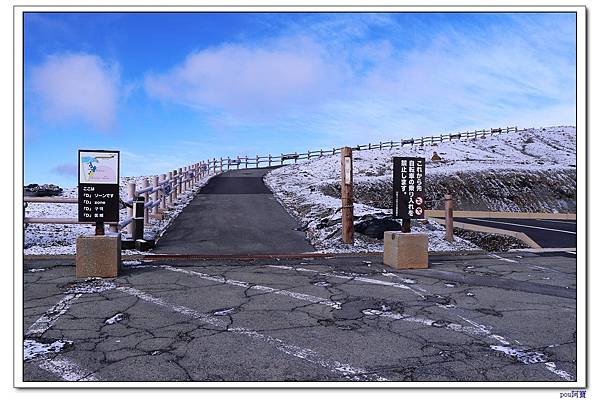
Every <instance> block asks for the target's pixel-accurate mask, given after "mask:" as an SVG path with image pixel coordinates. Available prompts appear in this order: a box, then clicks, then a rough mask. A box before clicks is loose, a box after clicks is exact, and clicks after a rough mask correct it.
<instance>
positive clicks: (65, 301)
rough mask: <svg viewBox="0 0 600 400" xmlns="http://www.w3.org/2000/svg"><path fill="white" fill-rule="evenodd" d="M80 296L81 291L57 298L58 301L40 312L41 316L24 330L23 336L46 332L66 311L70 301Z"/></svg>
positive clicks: (39, 334) (37, 335)
mask: <svg viewBox="0 0 600 400" xmlns="http://www.w3.org/2000/svg"><path fill="white" fill-rule="evenodd" d="M79 297H81V293H77V294H68V295H66V296H65V297H63V298H62V299H60V300H59V302H58V303H56V304H55V305H53V306H52V307H50V309H49V310H48V311H46V312H45V313H44V314H42V316H41V317H39V318H38V319H37V321H35V322H34V323H33V324H32V325H31V326H30V327H29V329H27V332H25V336H30V337H40V336H42V335H43V334H44V332H46V331H47V330H48V329H50V327H51V326H52V325H54V323H55V322H56V320H58V318H59V317H60V316H61V315H63V314H64V313H66V312H67V310H68V309H69V307H70V306H71V303H73V302H74V301H75V300H77V299H78V298H79Z"/></svg>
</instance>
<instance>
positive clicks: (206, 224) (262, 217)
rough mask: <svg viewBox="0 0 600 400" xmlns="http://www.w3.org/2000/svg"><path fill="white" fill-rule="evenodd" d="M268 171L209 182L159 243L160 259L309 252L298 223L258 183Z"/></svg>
mask: <svg viewBox="0 0 600 400" xmlns="http://www.w3.org/2000/svg"><path fill="white" fill-rule="evenodd" d="M269 170H270V169H268V168H261V169H246V170H237V171H228V172H225V173H223V174H220V175H217V176H215V177H214V178H212V179H211V180H210V181H209V182H208V183H207V184H206V186H204V187H203V188H202V189H201V190H200V192H199V193H198V195H196V197H195V198H194V200H192V201H191V202H190V204H189V205H188V206H187V207H186V208H185V209H184V210H183V211H182V212H181V214H179V216H178V217H177V218H176V219H175V221H173V223H172V224H171V226H170V227H169V228H168V229H167V231H166V232H165V233H164V234H163V236H162V237H161V238H160V239H159V240H158V242H157V245H156V247H155V248H154V252H155V253H164V254H235V255H242V254H286V253H307V252H313V251H314V248H313V247H312V246H311V245H310V243H309V242H308V240H307V239H306V236H305V235H304V232H302V231H299V230H297V228H298V223H297V222H296V221H295V220H294V218H293V217H292V216H291V215H290V214H288V213H287V211H286V210H285V209H284V208H283V207H282V206H281V205H280V204H279V203H278V202H277V200H276V199H275V197H274V196H273V193H271V191H270V190H269V188H267V186H266V185H265V184H264V182H263V179H262V177H263V176H264V175H265V174H266V173H267V172H268V171H269Z"/></svg>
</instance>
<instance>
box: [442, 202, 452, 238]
mask: <svg viewBox="0 0 600 400" xmlns="http://www.w3.org/2000/svg"><path fill="white" fill-rule="evenodd" d="M453 207H454V205H453V204H452V195H450V194H447V195H445V196H444V210H445V217H446V218H445V220H446V240H447V241H449V242H453V241H454V216H453Z"/></svg>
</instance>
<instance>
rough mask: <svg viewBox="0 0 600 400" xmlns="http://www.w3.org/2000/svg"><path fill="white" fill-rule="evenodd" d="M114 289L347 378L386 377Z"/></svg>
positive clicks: (146, 296) (132, 290)
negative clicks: (260, 342) (261, 343)
mask: <svg viewBox="0 0 600 400" xmlns="http://www.w3.org/2000/svg"><path fill="white" fill-rule="evenodd" d="M116 289H117V290H119V291H121V292H123V293H126V294H129V295H131V296H135V297H137V298H139V299H141V300H144V301H146V302H149V303H152V304H155V305H158V306H161V307H164V308H167V309H169V310H171V311H174V312H176V313H179V314H183V315H186V316H188V317H191V318H194V319H197V320H199V321H200V322H202V323H205V324H208V325H213V326H216V327H218V328H221V329H224V330H225V331H227V332H232V333H237V334H240V335H244V336H247V337H250V338H253V339H259V340H262V341H264V342H266V343H268V344H270V345H272V346H273V347H275V348H276V349H277V350H279V351H281V352H283V353H285V354H288V355H291V356H293V357H296V358H300V359H302V360H305V361H308V362H310V363H312V364H316V365H319V366H321V367H324V368H327V369H329V370H330V371H332V372H334V373H337V374H341V375H343V376H344V377H346V378H348V379H351V380H357V379H360V376H361V375H363V376H365V377H366V378H369V379H372V380H375V381H387V379H385V378H384V377H382V376H379V375H377V374H372V373H369V372H368V371H367V370H365V369H364V368H360V367H354V366H352V365H350V364H345V363H342V362H340V361H335V360H334V361H330V360H327V359H325V358H323V357H322V356H321V355H319V354H318V353H317V352H316V351H314V350H311V349H309V348H304V347H300V346H296V345H292V344H287V343H285V342H284V341H283V340H281V339H278V338H274V337H272V336H268V335H264V334H262V333H260V332H257V331H254V330H251V329H246V328H232V327H229V326H228V324H227V323H226V322H224V321H222V320H221V319H217V318H214V317H213V316H212V315H208V314H204V313H201V312H199V311H196V310H193V309H191V308H187V307H185V306H181V305H177V304H172V303H169V302H168V301H166V300H164V299H161V298H159V297H154V296H152V295H150V294H148V293H144V292H142V291H141V290H138V289H135V288H132V287H127V286H118V287H117V288H116Z"/></svg>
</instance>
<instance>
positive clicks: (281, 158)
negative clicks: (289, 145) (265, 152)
mask: <svg viewBox="0 0 600 400" xmlns="http://www.w3.org/2000/svg"><path fill="white" fill-rule="evenodd" d="M279 161H280V162H281V165H283V153H281V157H279Z"/></svg>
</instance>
